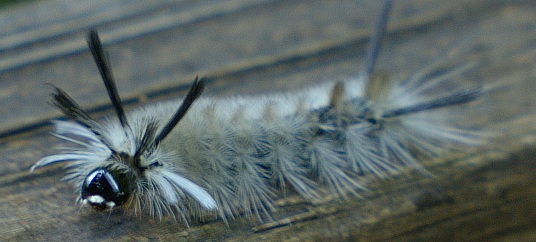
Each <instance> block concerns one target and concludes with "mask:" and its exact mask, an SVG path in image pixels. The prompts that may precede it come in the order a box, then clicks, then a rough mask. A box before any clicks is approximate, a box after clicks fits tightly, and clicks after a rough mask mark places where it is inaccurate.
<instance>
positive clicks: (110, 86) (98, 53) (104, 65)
mask: <svg viewBox="0 0 536 242" xmlns="http://www.w3.org/2000/svg"><path fill="white" fill-rule="evenodd" d="M87 43H88V45H89V49H90V50H91V54H92V55H93V59H95V63H96V64H97V67H98V68H99V72H100V74H101V77H102V80H103V81H104V85H105V86H106V90H107V91H108V96H109V97H110V100H111V101H112V105H113V106H114V109H115V112H116V113H117V117H118V118H119V122H121V126H123V128H127V127H129V125H128V122H127V117H126V115H125V111H124V110H123V104H122V103H121V98H120V97H119V93H118V92H117V87H116V86H115V81H114V77H113V75H112V70H111V69H110V66H109V64H108V62H107V59H106V56H105V55H104V49H103V48H102V44H101V42H100V39H99V34H98V33H97V31H96V30H94V29H92V30H91V31H89V34H88V36H87Z"/></svg>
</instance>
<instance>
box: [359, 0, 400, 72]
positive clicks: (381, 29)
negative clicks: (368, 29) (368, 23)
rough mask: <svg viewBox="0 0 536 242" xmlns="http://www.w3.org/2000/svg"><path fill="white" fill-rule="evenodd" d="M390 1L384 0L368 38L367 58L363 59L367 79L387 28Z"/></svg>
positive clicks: (374, 63)
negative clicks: (372, 31) (371, 33)
mask: <svg viewBox="0 0 536 242" xmlns="http://www.w3.org/2000/svg"><path fill="white" fill-rule="evenodd" d="M392 3H393V1H392V0H386V1H385V4H384V5H383V10H382V12H381V15H380V18H379V20H378V22H377V23H376V26H375V27H374V33H373V35H372V38H371V39H370V45H369V47H368V50H367V56H366V58H367V59H366V61H365V65H366V66H365V77H366V79H369V77H370V75H371V74H372V73H373V72H374V68H375V66H376V61H377V60H378V55H379V53H380V49H381V46H382V40H383V36H384V35H385V32H386V30H387V21H388V19H389V13H390V12H391V6H392V5H393V4H392Z"/></svg>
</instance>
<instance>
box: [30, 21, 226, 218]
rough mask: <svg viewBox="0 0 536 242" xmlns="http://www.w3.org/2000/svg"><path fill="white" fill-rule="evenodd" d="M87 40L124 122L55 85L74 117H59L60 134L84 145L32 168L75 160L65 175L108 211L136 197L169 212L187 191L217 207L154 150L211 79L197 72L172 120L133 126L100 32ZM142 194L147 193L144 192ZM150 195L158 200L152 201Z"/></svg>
mask: <svg viewBox="0 0 536 242" xmlns="http://www.w3.org/2000/svg"><path fill="white" fill-rule="evenodd" d="M88 44H89V47H90V50H91V52H92V54H93V58H94V59H95V62H96V63H97V66H98V68H99V71H100V73H101V76H102V78H103V80H104V84H105V86H106V89H107V91H108V94H109V97H110V99H111V101H112V105H113V107H114V109H115V112H116V114H117V117H118V119H119V123H117V122H113V123H109V124H108V125H101V124H100V123H98V122H96V121H95V120H93V119H92V118H91V117H90V116H89V114H88V113H87V112H86V111H85V110H84V109H83V108H81V107H80V106H79V105H78V104H77V103H76V102H75V101H74V100H73V99H72V98H71V97H69V95H67V93H65V92H64V91H63V90H61V89H59V88H55V90H56V92H55V93H54V94H53V95H52V96H53V104H54V105H55V106H56V107H57V108H59V109H60V110H61V111H62V112H63V113H64V114H65V115H67V116H68V117H70V118H71V119H73V121H74V122H65V121H57V122H56V136H58V137H59V138H62V139H64V140H67V141H71V142H73V143H75V144H77V145H80V146H81V148H71V149H67V150H66V151H65V152H63V153H61V154H57V155H50V156H47V157H44V158H42V159H41V160H39V161H38V162H37V163H36V164H35V165H34V166H33V167H32V170H34V169H35V168H37V167H41V166H46V165H49V164H53V163H57V162H64V161H70V162H71V165H70V168H71V170H70V171H69V174H68V175H67V176H66V178H65V179H66V180H70V181H73V182H74V183H75V184H76V186H78V188H79V190H80V198H81V200H82V202H83V203H84V204H89V205H91V206H92V207H93V208H95V209H96V210H109V209H112V208H114V207H117V206H121V205H124V204H128V203H129V201H131V200H136V201H137V202H138V205H139V204H143V205H147V206H151V205H152V206H153V208H151V211H153V210H156V211H162V210H166V211H167V209H163V208H161V207H162V206H175V207H177V208H178V204H179V200H180V199H181V198H182V196H184V194H188V195H190V196H191V197H193V198H194V199H195V200H196V201H198V202H199V204H200V205H201V206H202V207H204V208H206V209H215V208H216V202H215V201H214V199H213V198H212V196H211V195H210V194H208V192H207V191H205V189H204V188H202V187H200V186H199V185H197V184H195V183H193V182H192V181H190V180H188V179H187V178H185V177H183V176H182V175H180V174H178V173H177V172H176V171H175V170H174V169H173V167H163V166H164V165H163V163H164V162H161V161H159V159H166V157H165V155H164V156H162V155H154V154H155V153H158V152H156V151H158V150H159V148H158V147H159V145H160V143H161V142H162V140H164V139H165V138H166V136H167V135H168V134H169V133H170V132H171V130H172V129H173V128H174V127H175V126H176V125H177V124H178V122H179V121H180V120H181V119H182V118H183V117H184V115H185V114H186V112H187V111H188V109H189V108H190V106H191V105H192V104H193V102H194V101H195V100H196V99H197V98H198V97H199V96H200V95H201V93H202V91H203V88H204V82H205V80H206V78H201V79H198V78H197V77H196V79H195V81H194V83H193V85H192V87H191V89H190V91H189V92H188V94H187V96H186V97H185V99H184V100H183V102H182V104H181V105H180V107H179V108H178V110H177V111H176V112H175V114H174V115H173V116H172V117H171V119H170V120H169V121H168V122H167V124H165V125H163V126H159V125H158V124H157V122H156V121H154V120H145V121H139V120H136V123H134V126H131V125H130V124H129V123H128V120H127V117H126V115H125V113H124V110H123V106H122V104H121V100H120V98H119V95H118V93H117V88H116V86H115V82H114V80H113V76H112V73H111V70H110V69H109V66H108V64H107V61H106V59H105V58H104V57H105V55H104V50H103V48H102V45H101V43H100V40H99V37H98V35H97V32H96V31H91V32H90V34H89V36H88ZM72 136H76V137H81V138H82V139H75V138H72ZM143 194H144V195H146V196H145V197H143ZM147 197H151V198H152V199H153V200H155V201H151V200H149V201H147Z"/></svg>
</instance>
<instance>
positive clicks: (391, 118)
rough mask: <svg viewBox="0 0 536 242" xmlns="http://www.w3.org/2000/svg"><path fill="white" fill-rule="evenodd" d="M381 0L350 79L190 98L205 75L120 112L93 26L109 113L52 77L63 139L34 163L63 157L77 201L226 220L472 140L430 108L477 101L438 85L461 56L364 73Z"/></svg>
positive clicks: (339, 189)
mask: <svg viewBox="0 0 536 242" xmlns="http://www.w3.org/2000/svg"><path fill="white" fill-rule="evenodd" d="M390 6H391V1H386V4H385V7H384V9H383V11H382V14H381V17H380V21H379V23H378V27H376V31H375V34H374V36H373V39H372V41H371V47H370V49H369V54H368V59H367V63H366V64H367V69H366V70H365V72H364V74H363V75H361V76H358V77H357V78H355V79H352V80H347V81H339V82H328V83H325V84H322V85H320V86H317V87H313V88H309V89H307V90H304V91H301V92H293V93H282V94H276V95H266V96H260V97H259V96H256V97H236V98H234V99H214V98H205V97H200V95H201V93H202V90H203V88H204V83H205V79H204V78H200V79H198V78H196V80H195V81H194V83H193V85H192V88H191V89H190V92H189V93H188V95H187V96H186V97H185V98H184V99H183V100H181V102H182V104H180V103H181V102H177V101H169V102H163V103H157V104H154V105H149V106H146V107H142V108H139V109H137V110H133V111H131V112H129V113H125V112H124V110H123V107H122V105H121V101H120V98H119V95H118V93H117V90H116V87H115V84H114V80H113V77H112V75H111V71H110V70H109V68H108V65H107V61H106V59H105V58H104V53H103V49H102V46H101V44H100V40H99V38H98V35H97V32H96V31H91V32H90V34H89V36H88V43H89V46H90V49H91V51H92V53H93V57H94V59H95V61H96V63H97V66H98V67H99V70H100V72H101V75H102V77H103V80H104V83H105V85H106V88H107V90H108V93H109V96H110V98H111V100H112V104H113V106H114V108H115V111H116V116H112V117H108V118H107V119H105V120H104V121H102V122H97V121H95V120H93V119H92V118H91V117H90V116H89V114H88V113H87V112H86V111H85V110H84V109H82V108H81V107H80V106H79V105H78V104H76V102H75V101H74V100H73V99H72V98H70V97H69V96H68V95H67V94H66V93H65V92H64V91H62V90H61V89H59V88H56V91H55V93H54V94H53V103H54V104H55V105H56V106H57V107H58V108H59V109H60V110H61V111H62V112H63V113H64V114H65V115H67V116H68V117H70V118H72V119H73V121H54V125H55V134H54V135H55V136H57V137H59V138H60V139H63V140H65V141H68V142H70V143H72V146H68V147H64V148H63V150H62V151H61V152H60V153H59V154H54V155H50V156H46V157H44V158H42V159H41V160H39V161H38V162H37V163H36V164H35V165H34V166H33V167H32V170H34V169H36V168H39V167H43V166H47V165H50V164H53V163H58V162H68V165H67V168H68V173H67V176H66V177H65V179H66V180H68V181H70V182H72V183H73V184H74V185H75V188H76V190H77V192H78V193H79V194H80V200H81V201H82V203H84V204H89V205H91V206H92V207H93V208H95V209H97V210H110V209H113V208H115V207H119V206H123V207H126V208H129V209H131V210H134V211H135V212H136V213H138V212H141V211H147V212H148V213H149V214H151V215H154V216H156V217H161V216H164V215H166V214H167V215H170V216H173V217H175V216H178V217H179V218H180V219H181V220H183V221H184V222H186V223H187V222H188V221H190V220H191V219H199V218H203V217H205V216H207V215H209V214H214V213H216V214H218V215H219V216H220V217H221V218H222V219H223V220H225V221H227V220H228V219H232V218H234V217H236V216H239V215H242V214H244V215H246V216H255V217H257V218H258V219H259V220H261V221H262V219H263V218H266V217H269V216H270V215H269V214H270V211H271V210H272V209H273V199H274V198H275V197H277V196H278V195H280V194H282V193H285V192H286V191H288V190H293V191H295V192H297V193H298V194H300V195H301V196H302V197H304V198H305V199H307V200H309V201H315V200H317V199H320V198H321V197H322V196H323V195H324V192H323V191H324V190H322V189H319V188H320V187H326V188H327V189H325V190H326V191H328V192H333V193H337V194H339V195H340V196H348V195H354V196H359V194H360V192H362V191H365V190H366V187H365V185H364V183H363V182H362V181H361V179H362V178H363V177H379V178H386V177H390V176H392V175H394V174H396V173H398V172H400V171H401V170H402V169H406V168H413V169H418V170H420V171H422V172H426V170H425V169H424V168H423V166H422V165H421V162H420V160H421V159H433V158H437V157H438V156H443V155H445V153H448V152H450V151H452V150H454V149H458V148H463V147H467V146H473V145H478V144H480V143H481V142H482V138H481V136H480V135H479V133H478V132H474V131H471V130H469V129H465V128H463V127H461V126H458V124H456V122H450V119H449V117H448V116H447V115H448V113H442V112H436V110H438V109H441V110H445V109H448V108H449V107H452V106H458V105H464V104H466V103H469V102H472V101H475V100H477V99H479V98H480V97H481V96H482V95H484V94H485V93H486V92H487V90H488V89H487V88H485V87H483V86H471V87H461V86H458V85H454V86H457V87H456V88H453V89H450V90H449V91H446V92H444V91H437V90H442V89H443V88H442V85H444V84H452V80H453V78H455V77H456V76H457V75H459V74H461V73H463V72H465V71H466V70H468V69H469V68H471V65H470V64H468V65H461V66H458V67H456V68H447V69H446V70H445V71H442V72H437V71H436V70H434V69H433V68H431V69H430V70H427V71H423V72H421V73H419V74H417V75H415V76H413V77H411V78H408V79H406V80H403V81H399V82H392V83H390V85H382V84H381V83H380V82H377V81H376V80H375V79H374V78H371V76H372V74H371V73H372V72H373V68H374V63H375V61H376V59H377V54H378V51H379V49H380V48H379V47H380V43H381V38H382V35H383V32H384V31H385V26H386V21H387V16H388V13H389V10H390ZM179 104H180V105H179ZM177 107H179V108H178V110H177Z"/></svg>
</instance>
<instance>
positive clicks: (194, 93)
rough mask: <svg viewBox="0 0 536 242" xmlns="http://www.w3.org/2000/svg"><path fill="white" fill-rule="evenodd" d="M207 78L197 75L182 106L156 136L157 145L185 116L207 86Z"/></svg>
mask: <svg viewBox="0 0 536 242" xmlns="http://www.w3.org/2000/svg"><path fill="white" fill-rule="evenodd" d="M206 80H207V78H206V77H202V78H201V79H199V78H198V77H197V76H196V77H195V80H194V83H193V84H192V87H190V91H189V92H188V94H187V95H186V97H185V98H184V101H183V102H182V104H181V106H180V107H179V109H178V110H177V112H175V114H174V115H173V117H172V118H171V119H170V120H169V122H168V123H167V124H166V126H165V127H164V128H163V129H162V130H161V131H160V133H159V134H158V135H157V136H156V138H155V141H154V144H155V146H158V144H159V143H160V142H161V141H162V140H163V139H164V138H166V136H167V135H168V134H169V133H170V132H171V130H173V128H174V127H175V125H177V124H178V123H179V121H180V120H181V119H182V118H183V117H184V115H185V114H186V112H187V111H188V109H189V108H190V106H191V105H192V104H193V103H194V101H195V100H196V99H197V98H198V97H199V96H200V95H201V93H202V92H203V89H204V88H205V81H206Z"/></svg>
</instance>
